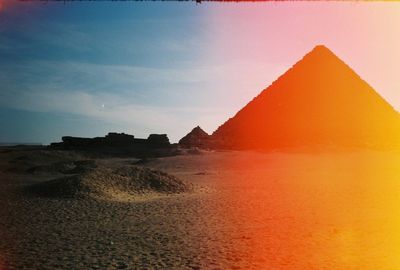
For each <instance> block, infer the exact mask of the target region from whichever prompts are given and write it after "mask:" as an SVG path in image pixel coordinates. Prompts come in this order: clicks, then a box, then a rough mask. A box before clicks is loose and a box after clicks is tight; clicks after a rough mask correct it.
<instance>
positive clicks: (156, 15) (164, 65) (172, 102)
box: [0, 2, 218, 143]
mask: <svg viewBox="0 0 400 270" xmlns="http://www.w3.org/2000/svg"><path fill="white" fill-rule="evenodd" d="M203 12H204V8H202V7H200V6H196V5H195V4H193V3H168V4H167V3H162V2H158V3H133V2H128V3H123V2H122V3H115V2H100V3H92V2H76V3H67V4H62V3H47V4H37V3H36V4H33V3H26V4H24V3H15V4H13V5H10V7H9V8H6V9H4V10H3V11H2V13H0V27H1V28H0V31H1V36H0V49H1V50H0V59H1V60H2V61H1V62H0V85H1V90H2V91H1V93H0V96H1V101H0V106H1V110H0V120H1V122H0V124H1V129H2V130H1V131H2V132H1V134H0V141H12V142H14V141H17V142H18V141H29V142H32V141H34V142H43V143H49V142H51V141H55V140H59V138H60V136H62V135H66V134H71V135H76V136H100V135H103V134H105V133H106V132H108V131H120V132H123V131H124V132H129V133H133V134H134V135H136V136H139V137H146V136H147V135H148V134H149V133H151V132H156V133H164V132H168V133H171V134H170V136H171V137H172V138H171V139H172V140H174V141H176V140H177V139H178V138H179V137H180V136H183V135H184V133H185V132H187V130H188V129H189V128H191V127H192V126H193V125H195V124H197V123H196V118H198V116H197V115H199V114H201V115H207V114H209V115H210V116H209V117H211V114H213V112H214V110H215V109H214V108H207V107H205V106H204V105H203V104H204V101H205V99H207V98H208V97H207V96H206V95H205V94H206V93H204V92H202V89H204V88H207V87H208V86H209V82H207V80H206V79H205V78H204V73H207V70H206V67H205V66H204V61H202V58H203V55H202V54H203V52H204V51H205V50H206V49H207V46H208V45H207V42H206V39H207V33H206V32H205V31H204V28H203V27H202V23H203V15H202V13H203ZM211 103H212V102H211ZM208 106H212V104H208ZM216 110H218V109H216ZM201 117H202V116H201ZM206 117H207V116H206Z"/></svg>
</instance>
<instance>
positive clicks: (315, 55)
mask: <svg viewBox="0 0 400 270" xmlns="http://www.w3.org/2000/svg"><path fill="white" fill-rule="evenodd" d="M212 138H213V140H214V141H215V142H216V144H217V146H219V147H222V148H232V149H270V148H280V147H297V146H305V145H336V146H349V147H369V146H372V147H388V148H390V147H392V146H394V145H398V144H399V138H400V116H399V113H398V112H396V111H395V110H394V109H393V108H392V107H391V106H390V104H388V103H387V102H386V101H385V100H384V99H383V98H382V97H381V96H379V94H378V93H376V92H375V90H374V89H373V88H372V87H371V86H369V85H368V84H367V83H366V82H365V81H363V80H362V79H361V78H360V77H359V76H358V75H357V74H356V73H355V72H354V71H353V70H352V69H351V68H350V67H349V66H347V65H346V64H345V63H344V62H343V61H342V60H340V59H339V58H338V57H337V56H336V55H334V54H333V53H332V52H331V51H330V50H329V49H327V48H326V47H324V46H317V47H315V48H314V49H313V50H312V51H311V52H310V53H308V54H307V55H305V56H304V57H303V59H301V60H300V61H299V62H297V63H296V64H295V65H294V66H293V67H292V68H291V69H289V70H288V71H287V72H286V73H285V74H283V75H282V76H281V77H279V78H278V80H276V81H275V82H274V83H273V84H272V85H271V86H269V87H268V88H267V89H265V90H264V91H262V92H261V93H260V94H259V95H258V96H257V97H256V98H254V99H253V100H252V101H251V102H249V103H248V104H247V105H246V106H245V107H244V108H242V109H241V110H240V111H239V112H238V113H237V114H236V115H235V116H234V117H233V118H231V119H229V120H228V121H226V122H225V123H224V124H223V125H222V126H220V127H219V128H218V129H217V130H216V131H215V132H214V133H213V134H212Z"/></svg>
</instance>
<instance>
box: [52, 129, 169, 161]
mask: <svg viewBox="0 0 400 270" xmlns="http://www.w3.org/2000/svg"><path fill="white" fill-rule="evenodd" d="M50 148H51V149H60V150H82V151H92V152H100V153H104V154H117V155H119V154H121V155H124V154H129V155H131V154H133V155H135V156H163V155H170V154H171V150H173V149H174V146H173V145H172V144H171V143H170V142H169V139H168V137H167V135H166V134H150V135H149V137H148V138H147V139H141V138H135V136H133V135H130V134H125V133H115V132H110V133H108V134H107V135H106V136H105V137H95V138H82V137H72V136H64V137H62V142H58V143H52V144H50Z"/></svg>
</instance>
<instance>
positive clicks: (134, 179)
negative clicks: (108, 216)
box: [28, 166, 192, 200]
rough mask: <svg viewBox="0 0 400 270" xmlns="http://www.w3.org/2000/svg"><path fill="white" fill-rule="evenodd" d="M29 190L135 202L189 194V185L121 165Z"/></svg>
mask: <svg viewBox="0 0 400 270" xmlns="http://www.w3.org/2000/svg"><path fill="white" fill-rule="evenodd" d="M28 190H29V191H31V192H33V193H34V194H37V195H39V196H44V197H53V198H90V197H92V198H97V199H108V200H135V199H142V198H143V197H144V196H147V197H148V196H157V195H163V194H164V195H165V194H174V193H182V192H188V191H191V190H192V186H191V185H190V184H189V183H185V182H183V181H181V180H179V179H177V178H176V177H174V176H172V175H168V174H166V173H164V172H161V171H157V170H151V169H148V168H142V167H137V166H123V167H119V168H117V169H111V168H107V167H98V168H95V169H92V170H88V171H86V172H84V173H82V174H76V175H72V176H67V177H62V178H58V179H55V180H50V181H45V182H41V183H37V184H34V185H32V186H30V187H28Z"/></svg>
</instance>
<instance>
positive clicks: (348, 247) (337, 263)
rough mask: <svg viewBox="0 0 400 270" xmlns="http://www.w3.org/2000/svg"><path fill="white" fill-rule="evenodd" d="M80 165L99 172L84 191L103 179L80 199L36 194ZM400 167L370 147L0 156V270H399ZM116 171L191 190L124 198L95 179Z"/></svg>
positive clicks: (395, 155)
mask: <svg viewBox="0 0 400 270" xmlns="http://www.w3.org/2000/svg"><path fill="white" fill-rule="evenodd" d="M71 164H72V165H71ZM76 164H84V165H85V166H86V165H88V166H89V167H90V168H89V170H93V168H95V167H97V168H103V169H102V170H100V171H98V173H97V174H94V175H91V178H87V179H86V178H85V179H86V180H85V181H86V182H85V183H89V182H90V181H97V180H98V179H96V177H97V178H101V177H102V176H104V175H106V176H107V175H108V176H107V177H108V178H107V177H106V179H102V181H100V182H96V183H97V186H95V188H94V189H95V190H94V191H93V190H90V188H89V189H86V190H85V192H84V193H82V194H83V195H82V194H80V196H67V197H64V196H62V194H63V193H62V192H63V190H61V191H60V190H57V189H54V188H50V189H48V190H47V191H46V192H45V193H43V192H42V193H41V192H34V191H35V190H36V191H37V189H38V188H39V189H40V188H43V187H46V183H48V182H47V181H49V180H52V179H75V178H68V177H75V176H76V175H79V174H80V173H82V172H81V171H79V170H76V169H77V168H78V167H79V166H77V165H76ZM399 164H400V153H399V152H395V151H384V152H383V151H373V150H351V151H346V152H345V151H332V152H324V151H320V152H313V153H310V152H307V151H290V152H289V151H287V152H284V151H283V152H274V151H269V152H257V151H203V150H194V151H187V152H185V153H183V154H181V155H176V156H171V157H161V158H147V159H137V158H131V157H123V158H121V157H118V158H115V157H106V156H104V157H93V156H91V155H89V154H85V153H81V152H76V151H61V150H47V149H44V148H40V147H33V148H30V147H3V148H2V149H1V151H0V170H1V173H0V181H1V183H0V269H2V270H3V269H4V270H5V269H399V267H400V265H399V264H400V262H399V259H398V254H399V251H400V213H399V212H398V209H399V205H400V181H399V180H400V166H399ZM68 166H69V167H68ZM115 168H128V169H129V168H133V169H132V170H139V171H140V172H142V171H143V170H144V171H146V172H147V169H150V170H149V171H155V172H163V173H166V174H165V175H166V176H171V177H173V178H171V179H172V180H171V181H172V182H173V181H175V180H174V179H178V180H179V181H182V183H183V184H184V185H185V186H184V187H187V188H184V189H179V188H178V189H177V190H172V191H171V190H167V192H164V190H159V189H156V190H139V191H138V192H137V193H135V192H133V193H127V192H124V190H123V187H122V188H121V187H119V188H115V187H114V186H112V185H111V186H110V185H108V183H107V181H111V182H112V181H117V180H118V179H119V178H118V177H116V178H115V177H113V176H110V175H109V174H102V173H101V172H104V170H106V171H107V170H108V172H110V170H111V174H112V172H114V171H115ZM78 169H79V168H78ZM129 170H130V169H129ZM163 173H162V175H164V174H163ZM65 177H67V178H65ZM115 179H116V180H115ZM168 179H170V178H168ZM62 181H64V180H62ZM88 181H89V182H88ZM43 183H45V184H44V185H43ZM57 183H58V182H57ZM79 183H80V184H78V185H76V186H74V188H77V189H79V188H81V189H82V190H83V189H84V188H87V186H84V187H83V184H82V183H83V182H79ZM173 183H175V182H173ZM179 184H181V182H179ZM178 186H179V185H178ZM61 187H63V186H61ZM135 187H136V186H134V187H133V188H135ZM174 187H175V186H172V188H174Z"/></svg>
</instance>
